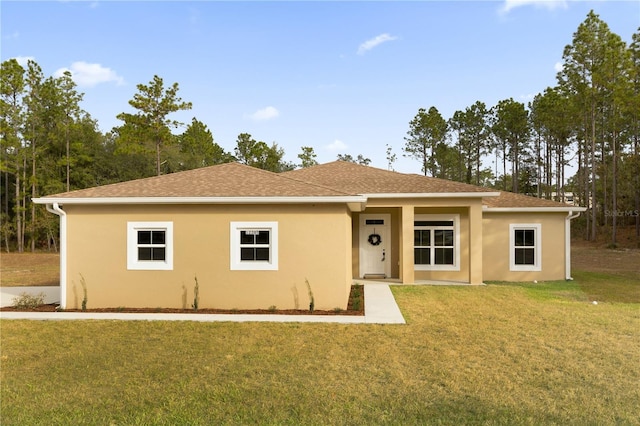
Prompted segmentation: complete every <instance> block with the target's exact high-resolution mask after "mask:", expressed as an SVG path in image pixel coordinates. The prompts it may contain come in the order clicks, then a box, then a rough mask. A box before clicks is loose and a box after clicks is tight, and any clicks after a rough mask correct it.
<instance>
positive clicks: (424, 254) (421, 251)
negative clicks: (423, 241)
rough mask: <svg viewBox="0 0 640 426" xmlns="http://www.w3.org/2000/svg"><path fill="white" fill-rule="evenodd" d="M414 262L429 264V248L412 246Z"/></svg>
mask: <svg viewBox="0 0 640 426" xmlns="http://www.w3.org/2000/svg"><path fill="white" fill-rule="evenodd" d="M413 257H414V261H413V262H414V263H415V264H416V265H430V264H431V249H428V248H414V249H413Z"/></svg>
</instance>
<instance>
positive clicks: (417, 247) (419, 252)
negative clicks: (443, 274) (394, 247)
mask: <svg viewBox="0 0 640 426" xmlns="http://www.w3.org/2000/svg"><path fill="white" fill-rule="evenodd" d="M413 225H414V226H413V257H414V265H415V269H416V270H417V271H459V270H460V215H432V214H418V215H416V216H415V218H414V224H413Z"/></svg>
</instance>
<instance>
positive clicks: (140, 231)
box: [127, 222, 173, 271]
mask: <svg viewBox="0 0 640 426" xmlns="http://www.w3.org/2000/svg"><path fill="white" fill-rule="evenodd" d="M127 269H130V270H140V271H170V270H173V222H127Z"/></svg>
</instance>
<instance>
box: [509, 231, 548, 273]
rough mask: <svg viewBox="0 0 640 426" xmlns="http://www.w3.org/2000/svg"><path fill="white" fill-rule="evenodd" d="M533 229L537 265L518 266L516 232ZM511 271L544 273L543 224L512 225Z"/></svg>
mask: <svg viewBox="0 0 640 426" xmlns="http://www.w3.org/2000/svg"><path fill="white" fill-rule="evenodd" d="M526 229H533V230H534V231H535V264H533V265H516V250H515V248H516V235H515V231H516V230H526ZM509 270H510V271H514V272H518V271H535V272H539V271H542V224H541V223H512V224H510V225H509Z"/></svg>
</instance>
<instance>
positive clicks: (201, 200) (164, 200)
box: [33, 195, 367, 205]
mask: <svg viewBox="0 0 640 426" xmlns="http://www.w3.org/2000/svg"><path fill="white" fill-rule="evenodd" d="M33 202H34V203H36V204H52V203H59V204H63V205H64V204H91V205H113V204H336V203H337V204H342V203H344V204H362V203H366V202H367V198H366V197H363V196H360V195H354V196H311V197H282V196H278V197H95V198H94V197H82V198H65V197H40V198H34V199H33Z"/></svg>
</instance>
